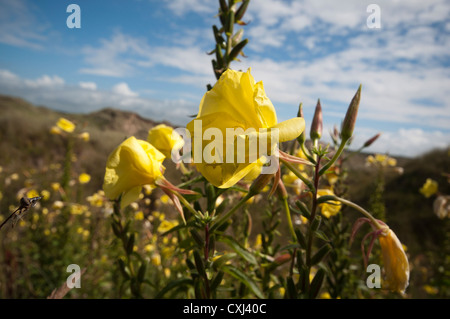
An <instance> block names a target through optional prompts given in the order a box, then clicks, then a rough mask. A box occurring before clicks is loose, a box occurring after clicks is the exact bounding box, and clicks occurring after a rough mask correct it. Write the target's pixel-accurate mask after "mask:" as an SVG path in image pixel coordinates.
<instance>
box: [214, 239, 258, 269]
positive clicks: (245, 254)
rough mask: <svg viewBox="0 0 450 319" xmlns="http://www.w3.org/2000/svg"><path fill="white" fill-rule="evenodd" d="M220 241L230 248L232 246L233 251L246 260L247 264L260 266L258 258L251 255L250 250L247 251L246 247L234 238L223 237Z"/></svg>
mask: <svg viewBox="0 0 450 319" xmlns="http://www.w3.org/2000/svg"><path fill="white" fill-rule="evenodd" d="M220 241H222V242H224V243H225V244H227V245H228V246H230V248H231V249H233V250H234V251H235V252H236V253H237V254H238V255H239V256H241V257H242V258H244V259H245V260H246V261H247V262H249V263H251V264H252V265H257V264H258V261H257V260H256V257H255V256H254V255H253V254H252V253H250V252H249V251H248V250H246V249H245V248H244V247H242V246H241V245H240V244H239V243H238V242H237V241H235V240H234V239H233V238H231V237H228V236H221V237H220Z"/></svg>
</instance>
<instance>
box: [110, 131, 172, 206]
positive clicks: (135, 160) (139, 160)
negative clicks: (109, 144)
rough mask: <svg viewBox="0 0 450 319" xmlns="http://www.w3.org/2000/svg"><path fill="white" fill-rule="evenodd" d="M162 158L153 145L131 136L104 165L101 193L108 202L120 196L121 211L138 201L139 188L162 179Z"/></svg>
mask: <svg viewBox="0 0 450 319" xmlns="http://www.w3.org/2000/svg"><path fill="white" fill-rule="evenodd" d="M164 158H165V156H164V155H163V154H162V153H161V152H160V151H158V150H157V149H156V148H155V147H154V146H153V145H151V144H150V143H148V142H146V141H142V140H138V139H136V138H135V137H134V136H132V137H130V138H128V139H127V140H125V141H124V142H123V143H122V144H120V145H119V146H118V147H117V148H116V149H115V150H114V151H113V152H112V153H111V155H110V156H109V158H108V161H107V163H106V171H105V178H104V183H103V190H104V191H105V195H106V197H108V198H109V199H113V200H114V199H117V198H118V197H119V196H120V195H122V198H121V206H122V208H123V207H125V206H127V205H128V204H130V203H132V202H133V201H135V200H136V199H138V198H139V194H140V193H141V190H142V186H143V185H146V184H150V185H154V183H155V181H156V180H157V179H158V178H161V177H162V176H163V171H164V166H163V165H162V162H163V161H164Z"/></svg>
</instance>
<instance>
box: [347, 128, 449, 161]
mask: <svg viewBox="0 0 450 319" xmlns="http://www.w3.org/2000/svg"><path fill="white" fill-rule="evenodd" d="M376 133H377V132H375V131H372V130H370V129H364V128H362V129H357V130H356V131H355V140H354V141H353V143H352V145H353V147H352V148H354V149H356V148H358V147H360V146H361V145H362V144H363V143H364V142H365V141H367V140H368V139H369V138H371V137H372V136H374V135H375V134H376ZM448 147H450V134H449V133H444V132H442V131H424V130H422V129H420V128H400V129H398V130H395V131H389V132H382V134H381V136H380V137H379V138H378V139H377V140H376V141H375V142H374V143H373V144H372V145H371V146H369V147H368V148H366V149H365V150H364V151H367V152H371V153H383V154H384V153H387V154H390V155H393V156H406V157H413V156H417V155H420V154H424V153H426V152H429V151H431V150H433V149H445V148H448Z"/></svg>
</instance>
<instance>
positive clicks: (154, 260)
mask: <svg viewBox="0 0 450 319" xmlns="http://www.w3.org/2000/svg"><path fill="white" fill-rule="evenodd" d="M150 262H151V263H152V264H153V265H155V266H160V265H161V256H160V255H159V254H158V253H155V254H153V255H152V257H151V258H150Z"/></svg>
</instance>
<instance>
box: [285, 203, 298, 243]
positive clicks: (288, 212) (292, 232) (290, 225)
mask: <svg viewBox="0 0 450 319" xmlns="http://www.w3.org/2000/svg"><path fill="white" fill-rule="evenodd" d="M283 205H284V210H285V211H286V219H287V221H288V225H289V231H290V232H291V236H292V240H293V241H294V242H296V240H297V236H296V235H295V230H294V225H293V224H292V218H291V211H290V210H289V204H288V200H287V198H283Z"/></svg>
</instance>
